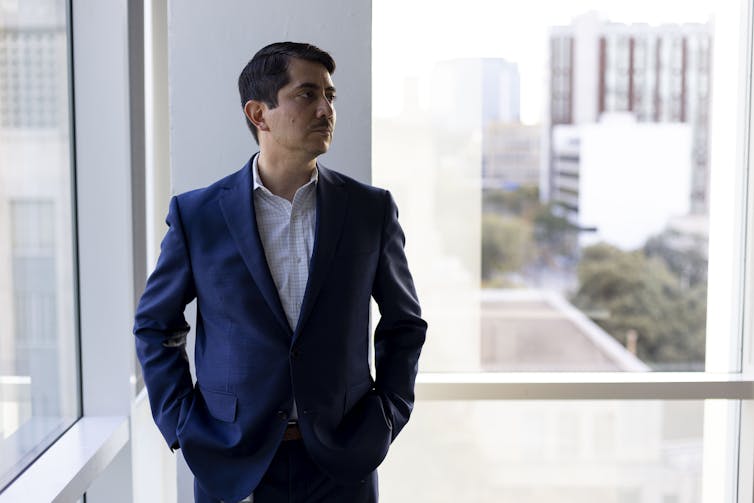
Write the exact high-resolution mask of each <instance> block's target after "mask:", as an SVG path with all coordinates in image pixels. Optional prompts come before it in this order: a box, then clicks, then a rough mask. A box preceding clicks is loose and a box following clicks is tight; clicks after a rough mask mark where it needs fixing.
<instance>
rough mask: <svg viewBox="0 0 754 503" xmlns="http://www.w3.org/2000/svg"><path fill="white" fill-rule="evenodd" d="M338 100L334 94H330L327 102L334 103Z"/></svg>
mask: <svg viewBox="0 0 754 503" xmlns="http://www.w3.org/2000/svg"><path fill="white" fill-rule="evenodd" d="M337 98H338V97H337V96H335V95H334V94H330V95H328V96H327V101H329V102H330V103H334V102H335V100H336V99H337Z"/></svg>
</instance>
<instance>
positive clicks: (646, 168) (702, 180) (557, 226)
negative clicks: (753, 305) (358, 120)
mask: <svg viewBox="0 0 754 503" xmlns="http://www.w3.org/2000/svg"><path fill="white" fill-rule="evenodd" d="M428 7H429V4H428V3H422V2H416V3H408V4H407V3H405V2H394V1H384V2H379V3H377V2H376V3H375V4H374V6H373V51H374V54H373V166H374V167H373V180H374V183H375V184H376V185H380V186H386V187H388V188H390V190H391V191H392V192H393V193H394V195H395V197H396V201H397V203H398V206H399V208H400V210H401V222H402V224H403V227H404V229H405V230H406V235H407V248H406V249H407V255H408V258H409V263H410V265H411V267H412V272H413V273H414V277H415V281H416V284H417V290H418V294H419V297H420V300H421V301H422V306H423V312H424V315H425V317H426V318H427V321H428V322H429V327H430V328H429V332H428V337H427V343H426V346H425V351H424V353H423V356H422V360H421V362H420V371H421V373H420V377H419V381H420V384H419V386H418V395H417V396H418V398H419V399H422V398H424V399H425V401H423V402H420V403H418V404H417V408H416V411H415V416H414V419H413V420H412V422H411V423H409V426H408V427H407V429H406V432H405V433H404V434H402V437H399V439H398V441H397V442H396V444H395V446H394V448H393V450H392V451H391V453H390V455H389V457H388V460H387V462H386V465H385V469H384V470H383V473H382V480H383V482H384V484H383V486H384V490H383V492H384V493H385V494H389V495H390V496H388V499H391V501H392V500H395V501H397V502H401V501H406V502H408V501H414V500H416V499H417V498H419V499H421V498H424V499H431V500H433V501H435V500H436V501H454V500H457V499H459V498H460V499H468V500H473V501H480V502H484V501H500V500H507V499H510V500H512V501H531V502H539V501H553V500H557V501H580V502H584V501H632V502H643V501H677V502H696V501H726V502H731V501H736V497H737V494H736V491H737V487H741V486H737V483H740V481H739V480H736V477H737V474H740V475H742V477H744V478H743V480H744V485H745V481H746V480H748V481H749V485H751V484H750V481H751V471H752V467H751V465H750V464H746V463H749V461H747V460H748V456H743V457H741V458H739V455H738V449H739V447H740V446H741V445H742V444H740V443H739V442H742V441H744V440H745V439H747V438H748V437H749V436H750V434H751V432H750V426H749V424H750V418H749V416H748V415H747V414H750V412H747V411H748V410H749V408H750V399H751V398H752V397H751V393H749V392H748V391H745V390H744V391H743V392H742V393H739V391H736V390H738V388H737V383H738V382H741V381H746V382H750V378H749V377H747V375H742V374H741V373H740V372H741V371H742V369H744V370H748V369H749V367H750V362H749V358H746V357H745V356H744V355H742V348H743V347H744V346H745V345H746V344H748V338H749V337H750V336H748V335H744V334H748V331H747V332H745V331H744V327H745V326H746V327H748V325H746V323H748V321H746V317H745V315H747V314H748V312H747V309H746V307H745V305H744V302H743V296H742V292H743V289H744V284H743V278H744V274H743V272H744V271H745V270H746V269H745V268H744V262H745V261H746V263H748V261H749V260H750V258H749V257H746V256H745V253H744V252H745V244H746V230H747V221H746V215H747V214H748V213H747V212H750V210H747V209H746V208H747V204H748V205H750V204H751V203H750V202H747V199H746V191H747V180H748V175H747V170H748V166H747V163H748V158H747V157H746V155H745V152H747V149H748V146H747V142H748V141H749V139H748V136H749V129H748V127H749V126H748V123H749V117H748V115H746V116H744V115H745V114H748V113H749V109H748V107H749V95H750V90H749V89H750V87H751V82H750V80H749V76H748V71H747V67H749V66H750V61H749V60H748V58H749V57H750V54H751V53H750V51H751V33H750V31H749V30H750V29H749V28H748V26H747V25H746V24H745V23H741V19H746V20H749V24H750V18H751V12H750V11H749V7H748V6H747V4H746V3H741V4H737V3H735V2H733V3H728V4H725V5H720V4H719V3H717V4H716V3H714V2H711V1H699V2H693V3H688V2H674V1H671V0H664V1H639V2H632V3H631V4H630V5H629V4H624V5H622V4H620V3H614V4H606V3H605V2H599V1H595V2H590V1H588V0H584V1H580V0H579V1H577V0H573V1H569V2H562V1H561V2H556V1H546V0H538V1H534V2H529V3H527V4H526V5H525V6H521V5H517V6H516V8H515V9H513V8H512V7H511V6H510V5H507V4H505V3H499V2H497V3H496V2H486V1H482V0H472V1H470V2H466V3H465V4H464V8H463V9H459V8H458V6H457V4H452V3H450V2H435V3H432V5H431V15H429V14H428V13H429V12H430V10H428ZM713 20H714V22H713ZM417 27H421V29H420V30H418V29H417ZM742 90H743V91H742ZM742 110H746V112H745V113H741V111H742ZM417 188H421V190H417ZM749 253H750V252H749ZM746 330H749V329H748V328H747V329H746ZM717 372H722V373H729V374H723V376H718V375H717V374H714V373H717ZM712 383H721V387H720V388H715V386H713V385H710V384H712ZM713 388H714V389H713ZM718 392H719V393H718ZM565 398H569V399H572V401H563V399H565ZM593 398H599V399H601V400H600V401H593V400H592V399H593ZM637 398H638V399H643V400H641V401H637V400H636V399H637ZM427 399H428V400H427ZM523 399H526V400H525V401H519V400H523ZM646 399H651V400H646ZM679 399H685V400H689V401H683V402H681V401H679ZM720 399H722V400H720ZM741 399H744V400H741ZM539 400H544V401H539ZM746 418H749V419H746ZM747 421H748V422H747ZM739 425H743V426H741V427H739ZM742 439H744V440H742ZM745 441H747V442H748V440H745ZM740 448H741V449H743V450H742V451H741V452H745V451H746V450H747V449H749V448H750V444H746V447H740ZM506 456H510V457H506ZM418 459H427V460H432V461H433V463H435V464H436V470H434V469H428V470H422V473H421V474H417V472H416V470H408V469H407V467H408V466H410V465H411V463H414V465H413V466H415V463H416V462H417V460H418ZM739 459H741V460H742V461H741V462H742V464H741V465H738V461H739ZM443 463H446V464H447V466H444V465H443ZM649 467H651V468H649ZM443 470H445V471H443ZM595 470H598V471H599V473H600V474H601V475H600V476H599V477H594V475H593V472H594V471H595ZM405 473H411V474H412V475H411V476H412V479H408V478H407V477H405V475H404V474H405ZM590 474H591V475H590ZM477 475H478V478H475V477H476V476H477ZM428 488H430V489H431V490H433V491H436V494H435V496H436V497H435V498H434V499H433V498H431V497H430V498H427V496H426V492H422V493H421V495H420V494H419V493H415V494H414V493H412V491H413V490H415V489H417V490H421V491H426V490H428ZM456 490H458V491H462V490H465V491H466V492H458V493H456V492H455V491H456ZM469 491H475V492H469ZM738 497H742V498H744V499H741V500H740V501H746V499H745V497H744V496H741V494H738ZM749 499H750V496H749Z"/></svg>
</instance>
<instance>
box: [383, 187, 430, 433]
mask: <svg viewBox="0 0 754 503" xmlns="http://www.w3.org/2000/svg"><path fill="white" fill-rule="evenodd" d="M404 244H405V237H404V234H403V230H402V229H401V227H400V224H399V223H398V208H397V207H396V205H395V201H393V198H392V196H391V195H390V193H389V192H385V206H384V221H383V226H382V242H381V247H380V258H379V263H378V265H377V273H376V277H375V283H374V289H373V292H372V294H373V297H374V299H375V301H376V302H377V305H378V306H379V310H380V321H379V323H378V324H377V327H376V328H375V332H374V347H375V351H374V353H375V367H376V374H377V375H376V383H375V387H376V390H377V392H378V393H379V394H380V397H381V398H382V401H383V405H384V407H385V412H386V414H387V416H388V418H389V419H391V420H392V425H393V439H395V437H396V435H398V433H399V432H400V430H401V429H403V427H404V426H405V425H406V423H407V422H408V418H409V416H410V415H411V411H412V409H413V406H414V383H415V381H416V374H417V371H418V362H419V354H420V353H421V348H422V345H423V344H424V339H425V334H426V331H427V323H426V322H425V321H424V320H423V319H422V318H421V308H420V307H419V300H418V298H417V295H416V291H415V289H414V283H413V279H412V278H411V273H410V272H409V269H408V263H407V261H406V254H405V252H404Z"/></svg>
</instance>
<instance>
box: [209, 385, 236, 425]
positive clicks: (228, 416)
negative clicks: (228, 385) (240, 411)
mask: <svg viewBox="0 0 754 503" xmlns="http://www.w3.org/2000/svg"><path fill="white" fill-rule="evenodd" d="M200 390H201V394H202V397H203V398H204V403H205V404H207V410H208V411H209V413H210V415H211V416H212V417H214V418H215V419H217V420H218V421H225V422H226V423H232V422H233V421H235V420H236V409H237V408H238V398H236V395H234V394H232V393H227V392H224V391H214V390H209V389H204V388H201V389H200Z"/></svg>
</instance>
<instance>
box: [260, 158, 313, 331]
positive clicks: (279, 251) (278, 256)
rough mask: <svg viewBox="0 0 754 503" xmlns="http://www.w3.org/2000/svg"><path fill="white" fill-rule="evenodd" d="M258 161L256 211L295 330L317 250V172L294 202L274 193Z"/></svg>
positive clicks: (301, 188) (280, 293)
mask: <svg viewBox="0 0 754 503" xmlns="http://www.w3.org/2000/svg"><path fill="white" fill-rule="evenodd" d="M258 158H259V156H255V157H254V161H253V166H254V198H253V199H254V211H255V213H256V217H257V228H258V229H259V237H260V238H261V240H262V247H263V248H264V255H265V257H266V258H267V266H268V267H269V268H270V273H271V274H272V280H273V281H274V282H275V286H276V287H277V290H278V295H279V296H280V302H281V303H282V304H283V309H284V310H285V316H286V318H288V324H289V325H290V326H291V330H295V329H296V324H297V323H298V315H299V312H300V311H301V303H302V301H303V299H304V290H306V282H307V281H308V279H309V259H310V258H311V256H312V249H313V247H314V230H315V229H314V228H315V226H316V214H317V195H316V187H317V178H318V176H319V173H318V171H317V169H316V168H315V169H314V173H312V177H311V179H310V180H309V183H307V184H306V185H304V186H303V187H300V188H299V189H298V190H297V191H296V194H295V195H294V196H293V202H292V203H291V202H289V201H288V200H287V199H285V198H283V197H280V196H276V195H275V194H273V193H272V192H270V191H269V190H268V189H267V188H266V187H265V186H264V185H263V184H262V179H261V178H260V177H259V167H258V166H257V159H258Z"/></svg>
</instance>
